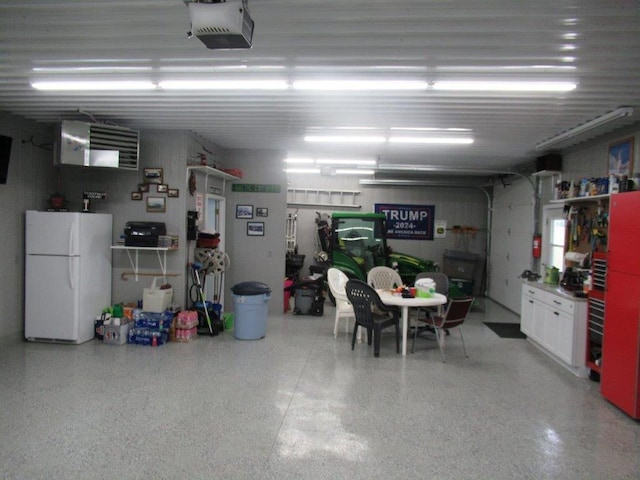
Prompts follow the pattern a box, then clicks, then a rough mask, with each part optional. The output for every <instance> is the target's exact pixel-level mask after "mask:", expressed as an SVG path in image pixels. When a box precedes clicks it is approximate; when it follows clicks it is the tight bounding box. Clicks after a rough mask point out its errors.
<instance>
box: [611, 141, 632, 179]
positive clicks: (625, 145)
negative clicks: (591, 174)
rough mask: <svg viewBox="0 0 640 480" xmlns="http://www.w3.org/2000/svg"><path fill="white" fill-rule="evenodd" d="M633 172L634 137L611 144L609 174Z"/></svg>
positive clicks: (618, 174)
mask: <svg viewBox="0 0 640 480" xmlns="http://www.w3.org/2000/svg"><path fill="white" fill-rule="evenodd" d="M632 173H633V137H631V138H627V139H625V140H622V141H620V142H618V143H613V144H611V145H609V175H617V176H619V177H621V176H623V175H626V176H630V175H631V174H632Z"/></svg>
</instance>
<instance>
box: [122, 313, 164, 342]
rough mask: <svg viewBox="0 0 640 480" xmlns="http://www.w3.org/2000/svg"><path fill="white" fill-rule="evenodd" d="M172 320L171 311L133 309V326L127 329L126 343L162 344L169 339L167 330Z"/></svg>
mask: <svg viewBox="0 0 640 480" xmlns="http://www.w3.org/2000/svg"><path fill="white" fill-rule="evenodd" d="M172 321H173V313H172V312H170V311H164V312H161V313H156V312H144V311H142V310H137V309H136V310H134V311H133V328H131V329H130V330H129V338H128V343H135V344H136V345H150V346H152V347H157V346H159V345H164V344H165V343H167V340H168V339H169V330H170V329H171V322H172Z"/></svg>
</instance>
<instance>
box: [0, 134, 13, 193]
mask: <svg viewBox="0 0 640 480" xmlns="http://www.w3.org/2000/svg"><path fill="white" fill-rule="evenodd" d="M12 143H13V138H11V137H5V136H4V135H0V184H2V185H4V184H6V183H7V174H8V173H9V159H10V158H11V144H12Z"/></svg>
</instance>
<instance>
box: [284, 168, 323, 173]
mask: <svg viewBox="0 0 640 480" xmlns="http://www.w3.org/2000/svg"><path fill="white" fill-rule="evenodd" d="M284 171H285V172H287V173H320V169H319V168H285V169H284Z"/></svg>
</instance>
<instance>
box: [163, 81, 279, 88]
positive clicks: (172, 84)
mask: <svg viewBox="0 0 640 480" xmlns="http://www.w3.org/2000/svg"><path fill="white" fill-rule="evenodd" d="M158 86H159V87H160V88H162V89H164V90H287V89H288V88H289V84H288V83H287V82H286V81H284V80H165V81H162V82H159V83H158Z"/></svg>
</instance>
